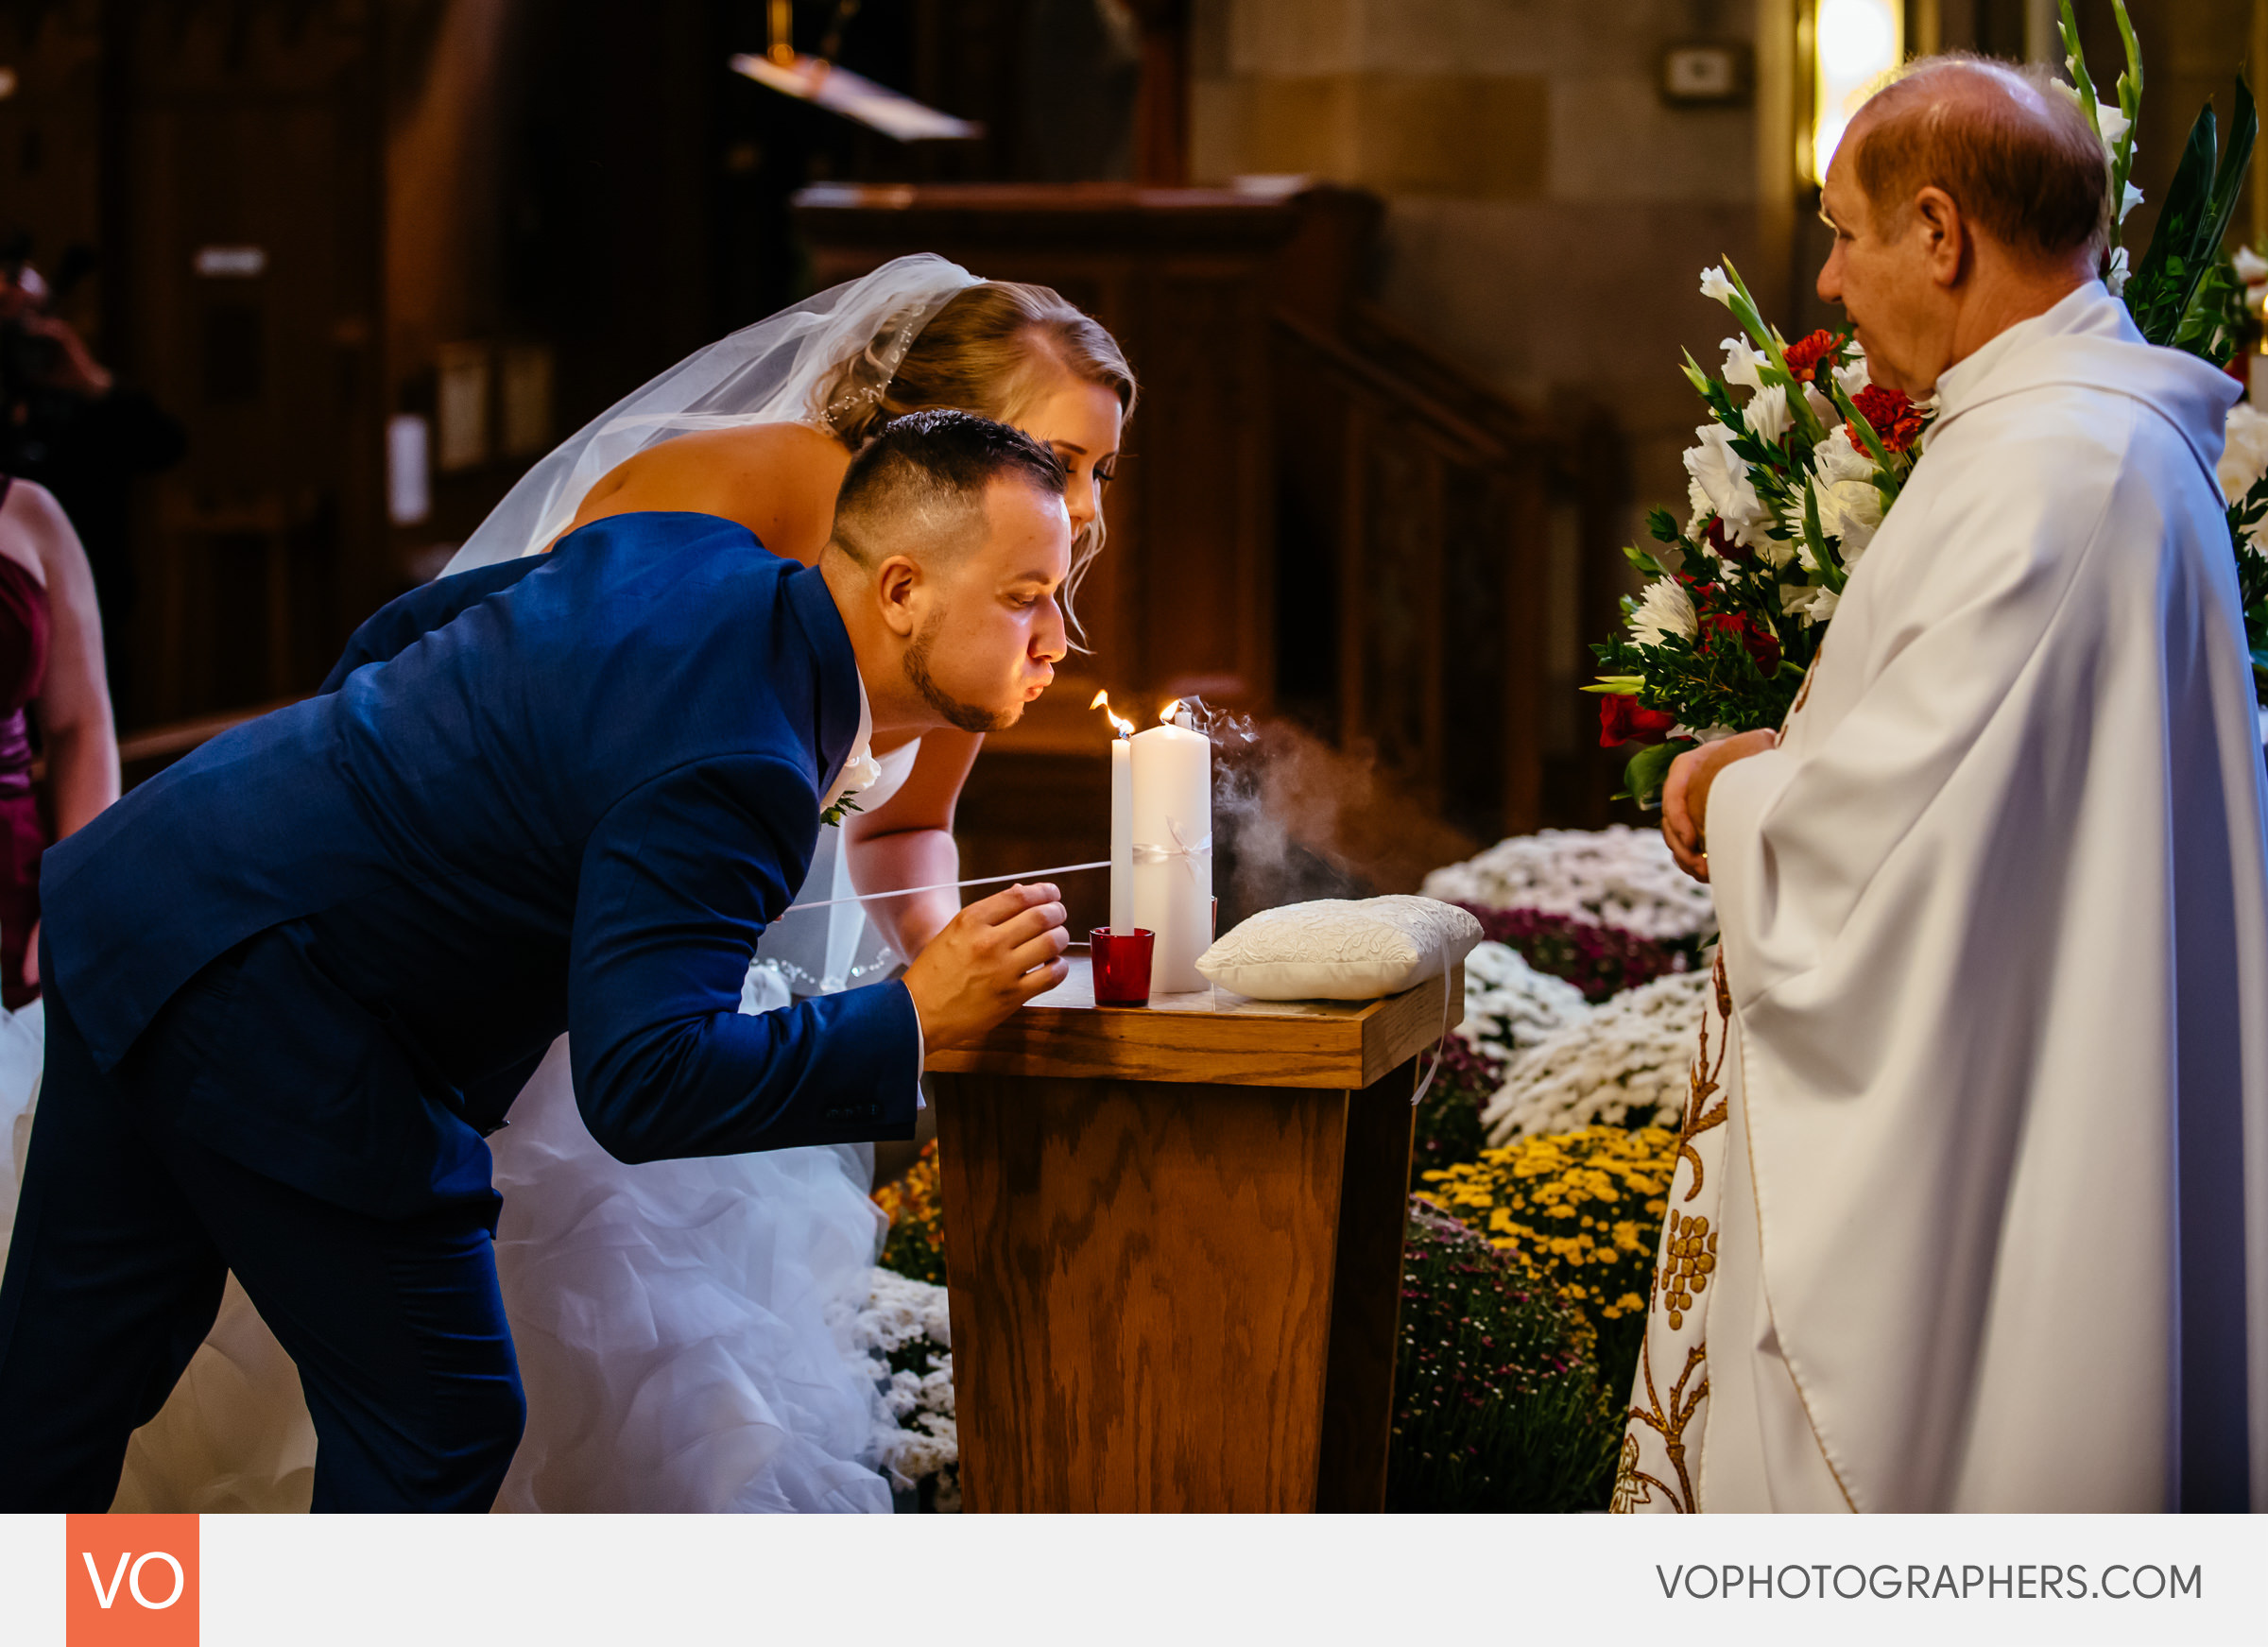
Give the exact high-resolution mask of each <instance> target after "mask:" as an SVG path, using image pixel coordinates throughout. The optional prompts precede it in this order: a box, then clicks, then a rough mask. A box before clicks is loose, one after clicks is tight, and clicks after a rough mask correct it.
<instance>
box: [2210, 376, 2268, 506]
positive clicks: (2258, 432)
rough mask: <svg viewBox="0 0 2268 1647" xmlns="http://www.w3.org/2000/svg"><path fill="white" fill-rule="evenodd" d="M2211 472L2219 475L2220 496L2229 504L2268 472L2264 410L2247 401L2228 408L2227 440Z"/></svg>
mask: <svg viewBox="0 0 2268 1647" xmlns="http://www.w3.org/2000/svg"><path fill="white" fill-rule="evenodd" d="M2214 473H2215V474H2216V475H2218V476H2219V477H2220V481H2221V495H2222V496H2223V497H2225V498H2226V499H2227V500H2228V501H2229V502H2230V503H2232V504H2233V503H2236V502H2237V501H2238V500H2239V499H2241V498H2242V497H2243V495H2244V494H2245V493H2246V492H2248V491H2250V490H2251V489H2252V488H2253V483H2254V482H2255V481H2257V480H2259V478H2260V476H2261V475H2263V474H2268V412H2262V411H2260V410H2259V409H2258V408H2256V407H2255V406H2254V405H2253V404H2252V403H2251V402H2249V401H2239V402H2238V403H2236V404H2235V405H2233V406H2231V407H2229V408H2228V440H2227V444H2226V445H2225V446H2223V447H2222V449H2221V462H2220V466H2219V467H2218V468H2217V469H2216V470H2215V471H2214Z"/></svg>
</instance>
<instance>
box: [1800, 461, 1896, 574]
mask: <svg viewBox="0 0 2268 1647" xmlns="http://www.w3.org/2000/svg"><path fill="white" fill-rule="evenodd" d="M1812 496H1813V498H1814V499H1815V500H1817V506H1818V510H1819V530H1820V531H1821V532H1823V533H1825V534H1826V535H1827V536H1828V537H1830V538H1834V539H1837V540H1840V542H1841V545H1842V551H1843V564H1844V565H1845V566H1847V567H1848V566H1856V565H1857V564H1858V562H1859V557H1860V556H1862V555H1864V554H1865V553H1866V545H1867V544H1869V543H1871V542H1873V541H1874V534H1875V533H1876V531H1877V530H1879V529H1880V528H1881V523H1882V494H1881V492H1879V491H1876V490H1875V489H1874V483H1873V482H1871V481H1864V480H1836V481H1829V482H1826V483H1824V484H1822V483H1821V481H1820V480H1819V479H1818V478H1817V477H1816V476H1814V477H1813V480H1812Z"/></svg>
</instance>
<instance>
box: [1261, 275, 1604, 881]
mask: <svg viewBox="0 0 2268 1647" xmlns="http://www.w3.org/2000/svg"><path fill="white" fill-rule="evenodd" d="M1273 369H1274V374H1275V378H1276V407H1277V416H1278V423H1277V472H1278V510H1277V523H1278V541H1279V565H1280V577H1279V597H1278V614H1279V630H1278V647H1279V653H1278V656H1279V679H1280V684H1281V687H1282V696H1283V702H1284V705H1285V707H1286V708H1289V709H1292V710H1294V711H1295V712H1301V713H1303V714H1305V715H1306V716H1307V718H1309V719H1310V720H1313V721H1315V722H1318V723H1320V724H1321V725H1322V726H1323V727H1324V728H1325V729H1328V730H1329V731H1330V732H1331V733H1332V735H1333V736H1334V737H1335V738H1336V739H1337V741H1338V742H1339V743H1340V744H1341V745H1342V746H1349V747H1356V746H1367V747H1368V748H1370V749H1371V750H1372V751H1373V752H1374V753H1375V756H1376V759H1377V760H1378V762H1379V763H1380V765H1381V767H1382V768H1383V770H1384V771H1385V772H1387V773H1388V774H1390V775H1391V776H1392V777H1393V778H1394V779H1395V780H1396V781H1398V782H1400V783H1401V784H1402V785H1404V786H1405V787H1406V788H1407V789H1408V790H1409V791H1410V792H1411V793H1412V794H1413V795H1414V796H1415V797H1416V798H1418V799H1420V800H1422V801H1423V802H1425V803H1426V804H1427V805H1428V806H1429V807H1430V808H1431V809H1432V810H1434V811H1435V812H1436V813H1438V814H1439V815H1441V816H1443V817H1444V818H1446V819H1447V820H1448V821H1449V822H1451V823H1453V824H1455V825H1457V826H1458V827H1459V828H1461V829H1464V830H1466V831H1467V832H1469V833H1471V834H1473V835H1474V836H1475V837H1477V838H1479V839H1483V840H1492V839H1494V838H1496V837H1497V836H1498V835H1500V834H1508V833H1516V832H1523V831H1527V830H1532V829H1535V828H1537V827H1538V825H1540V824H1542V823H1545V822H1553V823H1566V824H1573V823H1593V822H1599V821H1604V817H1603V815H1604V813H1605V810H1606V801H1605V798H1606V796H1607V795H1608V794H1609V793H1610V792H1611V790H1612V782H1611V779H1610V777H1609V776H1608V775H1607V774H1606V771H1605V768H1604V763H1602V762H1601V761H1600V760H1599V758H1598V756H1597V753H1596V751H1595V749H1593V748H1590V747H1589V745H1593V744H1595V741H1596V740H1595V735H1594V736H1591V737H1589V738H1587V737H1586V736H1585V729H1584V723H1583V719H1582V711H1583V707H1584V700H1582V699H1580V698H1579V697H1577V696H1576V688H1577V686H1578V685H1579V684H1580V683H1581V680H1582V679H1583V678H1585V676H1586V669H1585V665H1586V664H1587V662H1588V653H1587V652H1586V650H1585V648H1584V643H1585V642H1586V641H1587V640H1589V639H1590V638H1592V637H1594V636H1595V635H1598V634H1603V633H1605V631H1606V625H1607V624H1608V623H1609V622H1610V621H1611V619H1612V614H1613V601H1614V591H1615V587H1616V569H1617V565H1618V561H1617V558H1616V557H1615V555H1614V548H1613V540H1614V535H1615V533H1616V532H1617V530H1618V529H1619V525H1620V522H1619V519H1618V511H1619V506H1620V470H1619V464H1620V457H1619V447H1618V444H1617V442H1616V440H1615V438H1614V437H1613V434H1612V431H1611V428H1610V427H1609V426H1608V425H1607V424H1606V421H1605V420H1604V419H1603V418H1601V417H1599V416H1597V415H1596V414H1591V413H1578V414H1575V415H1572V416H1571V417H1568V418H1565V419H1555V420H1550V421H1547V420H1544V419H1543V418H1541V417H1539V416H1538V415H1536V414H1534V413H1530V412H1527V411H1525V410H1523V409H1521V408H1520V407H1517V406H1515V405H1514V404H1513V403H1510V402H1508V401H1507V400H1505V399H1504V398H1503V396H1501V395H1499V394H1498V393H1496V392H1495V391H1494V390H1493V389H1491V388H1489V387H1488V386H1486V385H1483V384H1481V383H1479V382H1478V381H1476V380H1474V379H1472V378H1471V377H1469V375H1468V374H1465V373H1463V372H1461V371H1460V370H1458V369H1456V368H1455V367H1454V366H1452V364H1450V363H1448V362H1446V361H1444V360H1442V359H1441V358H1440V357H1439V356H1437V355H1435V354H1434V353H1433V352H1431V351H1430V350H1428V349H1427V348H1426V347H1425V346H1424V345H1423V344H1421V343H1419V342H1418V341H1417V339H1415V338H1414V337H1412V336H1411V335H1409V334H1408V333H1406V332H1405V331H1403V330H1402V329H1401V328H1400V327H1399V326H1398V325H1396V324H1395V323H1394V322H1393V321H1392V320H1390V319H1388V318H1387V317H1385V316H1383V315H1382V314H1380V313H1378V312H1377V311H1376V310H1374V309H1368V308H1364V309H1361V310H1359V311H1358V312H1357V313H1356V315H1355V316H1354V317H1352V319H1351V321H1350V323H1349V325H1348V326H1347V327H1346V328H1345V329H1344V330H1343V331H1342V333H1341V334H1340V335H1337V336H1332V335H1326V334H1325V333H1323V332H1322V331H1320V330H1318V329H1317V328H1315V327H1314V326H1313V325H1311V324H1309V323H1307V322H1305V321H1303V320H1300V319H1298V318H1296V317H1291V316H1279V317H1277V320H1276V326H1275V360H1274V362H1273ZM1327 636H1328V637H1329V639H1328V640H1326V639H1324V637H1327Z"/></svg>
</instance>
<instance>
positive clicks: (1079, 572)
mask: <svg viewBox="0 0 2268 1647" xmlns="http://www.w3.org/2000/svg"><path fill="white" fill-rule="evenodd" d="M890 341H894V338H893V336H892V334H891V332H888V331H885V334H884V335H883V336H881V337H878V338H876V339H875V343H876V345H877V346H882V345H885V344H886V343H888V342H890ZM904 350H905V352H904V354H903V355H902V357H901V358H900V359H899V362H898V369H897V370H896V371H894V372H893V373H891V375H890V378H889V380H888V382H886V383H885V384H883V385H881V386H880V387H879V388H876V387H875V386H873V385H872V381H871V378H870V377H868V381H867V382H866V383H865V384H861V382H860V379H861V378H862V377H866V376H867V373H866V372H865V371H862V368H868V369H870V363H871V362H872V361H873V359H874V357H875V354H876V352H877V350H876V349H869V350H868V351H867V352H865V353H864V354H862V355H860V356H859V358H858V359H856V360H854V361H851V362H850V363H848V364H847V365H846V366H845V367H844V369H843V370H842V371H841V373H840V374H838V375H837V377H836V378H835V380H834V381H833V384H831V385H830V386H829V387H828V391H827V392H825V393H823V394H822V396H821V400H822V403H823V404H824V405H825V407H826V411H825V413H824V420H825V421H826V424H827V426H828V428H829V429H830V430H832V431H833V434H834V436H835V437H836V438H837V439H839V440H841V441H842V443H843V444H844V445H846V446H848V447H850V448H851V450H852V451H853V452H855V451H857V450H858V449H859V447H861V446H862V445H864V444H865V443H866V442H867V440H868V439H869V438H870V437H872V436H873V435H874V434H875V433H876V432H877V431H878V430H879V429H880V428H881V427H882V425H883V424H885V423H886V422H888V421H889V420H891V419H893V418H902V417H904V416H906V415H907V414H908V413H912V412H932V411H945V410H952V411H960V412H974V413H975V414H977V416H979V417H982V418H989V419H991V420H993V421H995V422H1000V423H1008V424H1014V423H1016V422H1017V421H1018V420H1020V419H1021V418H1022V416H1023V414H1025V413H1026V412H1028V411H1030V410H1031V408H1032V407H1033V406H1034V405H1035V404H1037V403H1039V402H1040V400H1042V399H1044V398H1045V397H1046V396H1047V394H1048V393H1049V392H1050V391H1051V390H1052V389H1053V388H1054V387H1055V386H1056V385H1057V383H1058V382H1059V381H1061V379H1062V378H1063V377H1065V376H1069V377H1071V378H1073V379H1074V380H1075V381H1077V382H1080V383H1090V384H1095V385H1099V386H1101V387H1103V388H1106V389H1108V390H1109V391H1110V392H1111V393H1112V394H1113V395H1115V396H1117V397H1118V404H1119V409H1120V412H1121V415H1122V416H1123V417H1126V418H1131V417H1132V416H1133V415H1134V400H1135V383H1134V369H1133V368H1131V367H1129V366H1128V365H1127V364H1126V356H1125V352H1124V351H1123V350H1121V349H1120V348H1119V346H1118V339H1117V338H1115V337H1113V336H1111V335H1110V334H1109V332H1108V331H1107V330H1106V329H1105V328H1104V327H1103V325H1102V324H1101V322H1099V321H1097V320H1096V319H1094V317H1091V316H1090V315H1087V314H1085V313H1083V312H1082V311H1081V310H1079V309H1078V308H1076V307H1075V306H1074V305H1073V304H1071V303H1068V302H1066V301H1064V300H1063V299H1062V297H1061V296H1059V295H1058V294H1057V293H1056V292H1054V291H1051V290H1050V289H1049V288H1048V287H1046V286H1034V285H1025V284H1022V283H1019V282H1015V281H982V282H979V283H977V284H975V285H972V286H969V287H967V288H965V289H964V290H962V291H959V292H956V293H954V296H953V297H951V298H950V299H948V300H946V302H945V304H944V306H943V307H942V308H940V309H939V310H938V311H937V312H936V315H934V316H932V317H930V320H929V323H928V324H927V325H925V326H923V327H922V328H921V329H920V331H919V333H917V334H916V335H915V336H914V337H913V339H912V341H911V342H909V343H907V344H905V345H904ZM1102 548H1103V517H1102V513H1101V511H1100V510H1099V509H1098V510H1097V511H1096V514H1095V518H1094V522H1093V523H1092V524H1091V525H1090V526H1089V527H1088V528H1087V529H1086V530H1085V531H1083V532H1081V533H1080V534H1079V538H1078V541H1077V542H1076V543H1074V545H1073V546H1072V562H1071V575H1070V576H1069V577H1068V578H1066V579H1065V580H1064V584H1063V588H1062V591H1061V592H1059V593H1058V595H1057V601H1058V603H1059V604H1060V605H1061V607H1062V609H1063V618H1064V622H1065V623H1066V625H1068V626H1069V628H1070V632H1071V636H1072V639H1073V642H1074V644H1076V643H1078V642H1080V641H1082V640H1083V639H1084V636H1083V635H1082V633H1081V631H1080V628H1079V621H1078V617H1077V615H1076V614H1075V613H1074V611H1073V610H1072V597H1073V595H1074V593H1075V592H1076V591H1077V589H1078V585H1079V580H1080V579H1081V578H1082V577H1083V576H1084V575H1086V572H1087V568H1088V566H1089V565H1090V564H1091V562H1092V561H1093V559H1094V558H1095V557H1096V556H1097V555H1099V554H1101V553H1102ZM1085 649H1086V648H1085V647H1084V646H1080V647H1079V650H1081V651H1084V650H1085Z"/></svg>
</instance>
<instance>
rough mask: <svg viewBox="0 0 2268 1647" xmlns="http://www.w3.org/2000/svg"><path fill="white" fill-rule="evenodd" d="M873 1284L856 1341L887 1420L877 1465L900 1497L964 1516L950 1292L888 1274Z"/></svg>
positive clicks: (876, 1448) (856, 1324)
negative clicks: (912, 1494) (914, 1496)
mask: <svg viewBox="0 0 2268 1647" xmlns="http://www.w3.org/2000/svg"><path fill="white" fill-rule="evenodd" d="M870 1276H871V1281H870V1287H869V1291H868V1297H867V1302H866V1306H865V1307H864V1308H863V1309H861V1310H860V1311H859V1312H858V1313H857V1315H856V1316H855V1317H853V1319H852V1321H851V1331H850V1337H851V1346H852V1352H853V1354H854V1355H855V1356H856V1357H857V1358H858V1360H859V1363H860V1364H861V1365H862V1366H863V1367H864V1368H865V1369H866V1370H868V1372H870V1373H872V1375H873V1377H874V1381H875V1382H876V1383H877V1384H878V1385H880V1386H881V1389H882V1403H883V1410H884V1412H885V1414H886V1415H887V1421H886V1422H880V1423H877V1424H876V1425H875V1427H874V1439H873V1448H872V1451H873V1456H874V1461H875V1463H876V1465H877V1466H878V1467H880V1468H882V1469H883V1470H884V1471H885V1472H886V1473H887V1474H888V1475H889V1477H890V1480H891V1483H892V1484H893V1485H895V1486H896V1487H897V1489H898V1490H899V1491H900V1492H905V1491H907V1490H909V1489H915V1488H919V1490H920V1492H921V1494H922V1498H923V1501H924V1503H925V1505H926V1506H927V1507H929V1508H933V1509H937V1510H957V1509H958V1508H960V1483H959V1468H960V1462H961V1439H960V1430H959V1425H958V1420H957V1419H956V1418H955V1416H954V1398H953V1330H952V1326H951V1322H950V1320H949V1318H948V1315H947V1312H946V1297H945V1289H944V1288H943V1287H941V1286H937V1285H935V1284H933V1283H931V1282H928V1281H919V1280H915V1279H912V1278H909V1277H906V1276H902V1275H899V1274H897V1273H895V1272H894V1271H891V1270H887V1269H877V1270H874V1271H872V1272H870Z"/></svg>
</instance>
